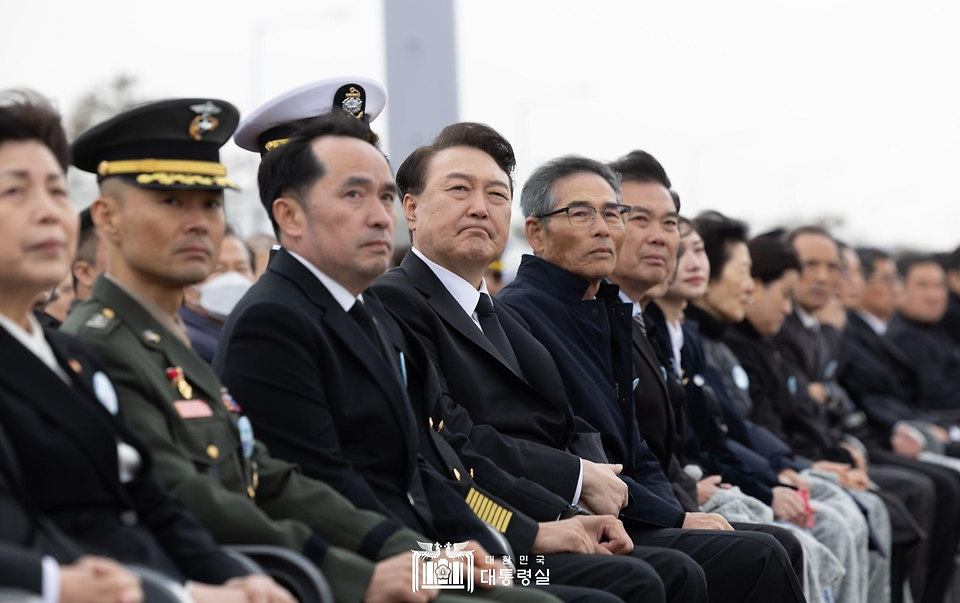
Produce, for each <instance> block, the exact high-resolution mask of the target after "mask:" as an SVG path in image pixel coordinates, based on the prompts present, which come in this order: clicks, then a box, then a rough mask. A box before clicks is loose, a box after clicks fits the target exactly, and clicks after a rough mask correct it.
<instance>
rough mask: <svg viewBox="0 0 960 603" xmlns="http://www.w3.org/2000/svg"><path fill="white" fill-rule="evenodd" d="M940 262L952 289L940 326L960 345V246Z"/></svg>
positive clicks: (948, 284)
mask: <svg viewBox="0 0 960 603" xmlns="http://www.w3.org/2000/svg"><path fill="white" fill-rule="evenodd" d="M940 263H941V265H942V266H943V270H944V272H946V273H947V288H948V289H949V290H950V301H949V302H948V304H947V312H946V313H945V314H944V315H943V318H942V319H941V320H940V326H941V327H942V328H943V330H944V331H946V332H947V334H948V335H950V337H951V338H952V339H953V343H954V344H956V345H960V247H957V248H956V249H954V250H953V251H952V252H951V253H949V254H946V255H945V256H944V257H943V258H941V260H940Z"/></svg>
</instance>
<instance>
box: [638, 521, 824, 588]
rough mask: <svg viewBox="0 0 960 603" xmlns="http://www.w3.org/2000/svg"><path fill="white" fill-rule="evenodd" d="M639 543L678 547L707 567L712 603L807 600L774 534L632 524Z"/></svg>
mask: <svg viewBox="0 0 960 603" xmlns="http://www.w3.org/2000/svg"><path fill="white" fill-rule="evenodd" d="M629 531H630V536H631V538H633V543H634V544H635V545H636V546H642V547H661V548H667V549H672V550H674V551H679V552H682V553H684V554H686V555H687V556H689V557H690V558H692V559H693V560H694V561H696V562H697V564H698V565H699V566H700V567H701V568H702V569H703V575H704V577H705V578H706V580H707V590H708V593H709V601H710V603H770V602H772V601H780V602H783V603H802V602H803V601H804V600H805V599H804V596H803V589H802V587H801V586H800V581H799V580H798V579H797V575H796V574H795V573H794V570H793V564H792V563H791V561H790V557H789V556H788V555H787V552H786V551H785V550H784V548H783V547H782V546H781V545H780V543H779V542H777V539H776V538H774V537H773V536H771V535H770V534H764V533H761V532H746V531H744V532H737V531H735V532H721V531H712V530H681V529H673V528H665V529H662V530H637V529H631V530H629Z"/></svg>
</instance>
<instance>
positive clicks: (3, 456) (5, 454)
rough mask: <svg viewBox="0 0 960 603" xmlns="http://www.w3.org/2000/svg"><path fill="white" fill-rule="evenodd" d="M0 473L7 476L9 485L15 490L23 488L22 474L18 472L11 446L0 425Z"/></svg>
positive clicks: (14, 453) (17, 464)
mask: <svg viewBox="0 0 960 603" xmlns="http://www.w3.org/2000/svg"><path fill="white" fill-rule="evenodd" d="M0 473H2V474H3V475H5V476H7V477H8V478H9V480H10V484H11V485H12V486H14V487H16V488H21V489H22V488H23V474H22V473H21V472H20V463H19V461H18V460H17V453H16V451H14V449H13V444H11V443H10V440H9V439H7V432H6V431H4V429H3V425H0Z"/></svg>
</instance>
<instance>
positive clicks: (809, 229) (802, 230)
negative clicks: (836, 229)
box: [783, 224, 840, 251]
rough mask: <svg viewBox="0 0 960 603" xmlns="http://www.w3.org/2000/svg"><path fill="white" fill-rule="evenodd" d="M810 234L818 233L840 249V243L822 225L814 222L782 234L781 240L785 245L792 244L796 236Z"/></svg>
mask: <svg viewBox="0 0 960 603" xmlns="http://www.w3.org/2000/svg"><path fill="white" fill-rule="evenodd" d="M805 234H812V235H819V236H821V237H826V238H828V239H830V240H831V241H833V242H834V243H836V244H837V250H838V251H839V249H840V244H839V243H838V242H837V240H836V239H834V238H833V235H831V234H830V231H829V230H827V229H826V228H824V227H823V226H818V225H816V224H807V225H805V226H798V227H797V228H794V229H793V230H791V231H790V232H788V233H786V234H785V235H783V240H784V242H785V243H786V244H787V245H790V246H791V247H792V246H793V243H794V241H796V240H797V237H799V236H800V235H805Z"/></svg>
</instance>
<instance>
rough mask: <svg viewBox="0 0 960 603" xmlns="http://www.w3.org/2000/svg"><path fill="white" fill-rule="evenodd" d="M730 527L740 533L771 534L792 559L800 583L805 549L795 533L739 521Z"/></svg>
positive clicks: (766, 525)
mask: <svg viewBox="0 0 960 603" xmlns="http://www.w3.org/2000/svg"><path fill="white" fill-rule="evenodd" d="M730 525H732V526H733V529H734V530H737V531H738V532H761V533H763V534H770V535H771V536H773V537H774V538H776V539H777V542H779V543H780V546H782V547H783V550H785V551H786V552H787V557H789V558H790V565H792V566H793V573H794V574H796V576H797V580H798V581H799V580H801V579H802V578H803V547H802V546H800V541H799V540H797V537H796V536H794V534H793V532H791V531H790V530H788V529H786V528H781V527H780V526H772V525H768V524H760V523H742V522H739V521H737V522H734V523H731V524H730Z"/></svg>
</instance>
